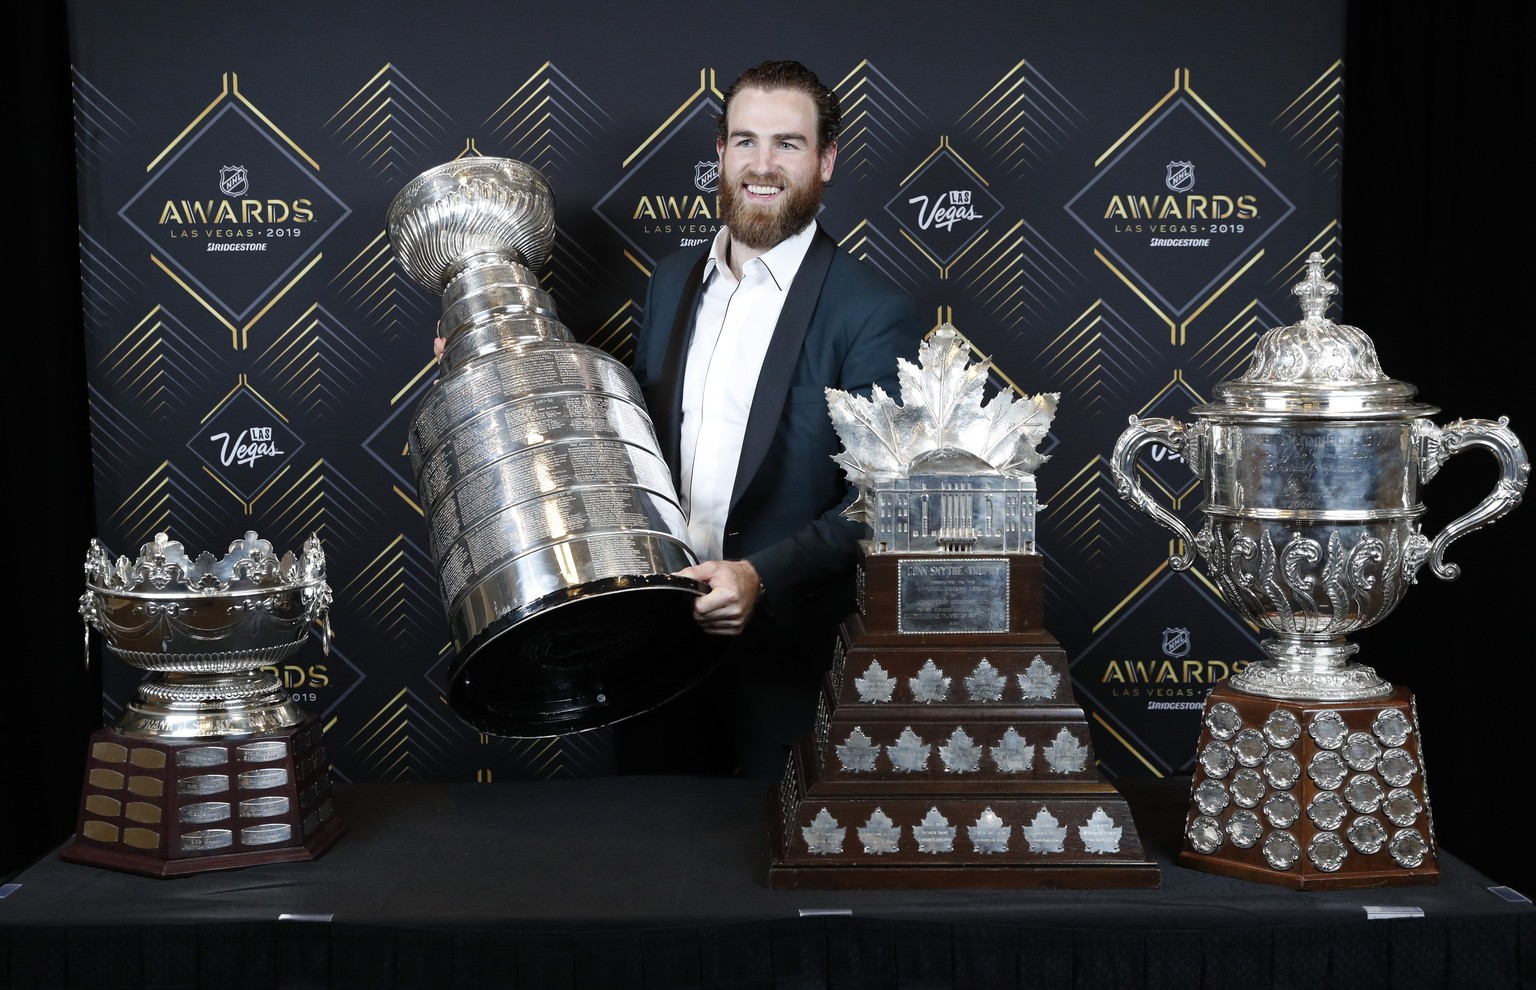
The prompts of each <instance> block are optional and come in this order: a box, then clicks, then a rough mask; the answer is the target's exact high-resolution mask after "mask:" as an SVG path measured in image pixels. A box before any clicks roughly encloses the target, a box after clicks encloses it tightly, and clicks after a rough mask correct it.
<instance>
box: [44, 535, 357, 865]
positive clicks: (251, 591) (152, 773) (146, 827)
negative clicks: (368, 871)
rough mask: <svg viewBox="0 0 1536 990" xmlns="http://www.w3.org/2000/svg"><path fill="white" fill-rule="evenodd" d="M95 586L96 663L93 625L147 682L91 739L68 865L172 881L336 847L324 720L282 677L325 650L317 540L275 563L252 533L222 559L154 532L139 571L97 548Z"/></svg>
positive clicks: (89, 567)
mask: <svg viewBox="0 0 1536 990" xmlns="http://www.w3.org/2000/svg"><path fill="white" fill-rule="evenodd" d="M85 577H86V591H85V594H84V595H82V596H81V598H80V615H81V617H82V618H83V619H84V620H85V624H86V625H85V637H86V659H87V661H89V659H90V637H91V630H93V629H94V630H96V631H97V632H98V633H100V634H101V635H102V637H103V638H104V639H105V641H106V646H107V649H109V650H110V651H112V653H114V654H116V655H117V656H118V657H119V658H121V659H122V660H123V661H124V662H125V663H127V664H128V665H130V666H132V667H135V668H138V669H140V670H144V671H148V672H149V676H148V677H147V678H146V679H145V680H144V681H143V682H141V683H140V685H139V688H138V696H137V697H136V698H135V699H134V700H133V701H131V702H129V704H128V706H127V709H126V710H125V711H124V713H123V715H122V717H121V718H120V719H119V720H118V722H117V724H116V725H115V726H113V727H110V728H104V729H101V730H99V731H97V732H96V733H94V734H93V735H92V736H91V741H90V749H89V751H88V753H87V760H86V779H85V785H84V788H83V791H84V793H83V797H82V800H81V808H80V818H79V827H78V829H77V830H76V834H75V838H74V840H73V841H72V842H70V843H69V844H68V845H67V846H65V848H64V850H63V851H62V852H61V853H60V854H59V855H60V857H61V858H62V859H65V860H68V861H71V862H76V863H85V864H89V865H92V866H102V867H106V868H108V869H113V870H121V871H124V872H127V873H139V874H143V875H145V876H156V877H168V876H179V875H183V874H189V873H197V872H204V871H208V870H227V869H233V868H236V867H243V866H256V865H259V864H263V863H284V862H292V861H297V860H312V859H315V858H316V857H318V856H320V855H321V854H322V853H324V852H325V851H326V850H327V849H329V848H330V847H331V845H332V844H334V843H335V841H336V840H337V839H338V838H339V837H340V836H341V834H342V833H343V832H344V831H345V826H344V825H343V824H342V821H341V819H339V818H337V817H336V815H335V811H334V809H333V807H332V804H331V776H330V760H329V759H328V758H327V756H326V752H325V744H324V742H323V739H322V732H321V728H320V723H319V721H318V720H317V719H316V718H315V717H314V716H313V715H309V714H307V713H305V712H304V711H302V710H301V709H300V708H299V707H298V706H297V705H295V704H294V702H293V699H292V698H290V697H289V696H288V694H287V692H286V691H285V690H284V689H283V685H282V682H281V681H280V680H279V679H278V676H277V674H276V673H275V672H274V668H275V667H276V665H277V664H280V663H282V662H283V661H284V660H286V659H287V658H288V657H290V656H292V655H294V654H295V653H297V652H298V651H299V650H300V649H302V648H303V646H304V645H305V643H307V642H308V641H309V635H310V631H311V630H312V629H314V628H315V627H316V626H317V625H318V626H319V629H320V634H321V645H322V646H323V648H324V649H325V650H326V652H329V651H330V614H329V613H330V606H331V589H330V586H329V585H328V584H327V583H326V580H325V554H324V553H323V552H322V550H321V549H320V541H319V539H318V538H316V537H314V536H311V537H310V538H309V539H307V540H305V541H304V547H303V549H302V550H301V552H300V553H298V554H294V553H292V552H289V553H284V554H281V555H279V554H277V553H274V552H273V550H272V544H270V543H268V542H267V541H266V540H263V539H261V538H259V537H258V536H257V535H256V534H255V533H254V532H248V533H246V534H245V537H244V538H243V539H240V540H236V541H234V542H233V543H231V544H230V545H229V552H228V553H227V554H226V555H225V556H223V557H215V556H213V554H211V553H206V552H205V553H201V554H197V555H195V556H193V555H189V554H188V553H187V552H186V550H185V549H184V548H183V547H182V545H181V544H180V543H177V542H176V541H174V540H172V539H170V538H169V537H168V536H167V535H166V534H165V533H157V534H156V535H155V538H154V541H153V542H151V543H146V544H145V545H144V546H143V547H142V548H141V549H140V551H139V556H138V557H137V558H136V559H134V560H129V559H128V558H127V557H117V558H114V557H113V556H112V554H111V552H110V551H108V550H107V548H106V547H104V546H103V545H102V544H101V543H100V542H99V541H97V540H92V541H91V545H90V548H89V550H88V551H87V553H86V558H85Z"/></svg>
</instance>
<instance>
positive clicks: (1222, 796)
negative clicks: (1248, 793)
mask: <svg viewBox="0 0 1536 990" xmlns="http://www.w3.org/2000/svg"><path fill="white" fill-rule="evenodd" d="M1231 801H1232V799H1231V797H1230V796H1229V795H1228V794H1227V789H1226V788H1225V787H1223V786H1222V785H1221V783H1220V782H1219V781H1215V780H1202V781H1201V782H1200V783H1199V784H1198V785H1197V786H1196V787H1195V806H1196V807H1197V808H1199V809H1200V811H1201V813H1202V814H1206V815H1215V814H1219V813H1221V811H1223V810H1224V809H1225V808H1226V806H1227V805H1228V804H1230V803H1231Z"/></svg>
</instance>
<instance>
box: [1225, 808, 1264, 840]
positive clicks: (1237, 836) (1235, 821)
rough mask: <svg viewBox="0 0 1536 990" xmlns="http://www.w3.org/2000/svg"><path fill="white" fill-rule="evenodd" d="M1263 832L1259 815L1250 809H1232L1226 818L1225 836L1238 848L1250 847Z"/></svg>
mask: <svg viewBox="0 0 1536 990" xmlns="http://www.w3.org/2000/svg"><path fill="white" fill-rule="evenodd" d="M1263 834H1264V826H1263V824H1262V823H1260V821H1259V816H1258V815H1255V814H1254V813H1253V812H1251V811H1234V812H1233V813H1232V817H1231V818H1229V819H1227V838H1229V839H1231V840H1232V844H1233V845H1234V846H1237V847H1238V848H1239V849H1252V848H1253V845H1254V843H1256V842H1258V841H1259V836H1261V835H1263Z"/></svg>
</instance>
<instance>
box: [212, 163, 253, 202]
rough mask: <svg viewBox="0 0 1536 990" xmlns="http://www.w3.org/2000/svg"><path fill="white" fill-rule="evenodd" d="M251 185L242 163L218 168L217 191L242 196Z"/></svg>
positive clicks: (227, 194)
mask: <svg viewBox="0 0 1536 990" xmlns="http://www.w3.org/2000/svg"><path fill="white" fill-rule="evenodd" d="M250 187H251V184H250V182H249V181H248V177H247V175H246V171H245V166H244V165H225V166H224V167H223V168H221V169H219V192H221V193H223V194H224V195H226V196H244V195H245V191H246V190H247V189H249V188H250Z"/></svg>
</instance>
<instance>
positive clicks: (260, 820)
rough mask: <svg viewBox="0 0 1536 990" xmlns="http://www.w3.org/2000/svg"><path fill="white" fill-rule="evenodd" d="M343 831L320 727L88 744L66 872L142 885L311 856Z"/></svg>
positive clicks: (102, 734) (99, 737) (309, 723)
mask: <svg viewBox="0 0 1536 990" xmlns="http://www.w3.org/2000/svg"><path fill="white" fill-rule="evenodd" d="M345 831H346V825H345V824H344V823H343V822H342V821H341V819H339V818H337V817H336V816H335V810H334V809H333V807H332V805H331V775H330V762H329V760H328V759H327V758H326V754H325V746H324V744H323V742H322V733H321V730H320V725H319V723H318V722H317V721H316V720H315V719H314V717H313V716H306V717H305V718H304V720H303V721H301V722H300V723H299V724H297V725H294V726H291V727H289V728H287V729H280V730H277V731H274V732H266V733H261V734H259V735H255V734H253V735H242V736H230V737H221V738H214V739H140V738H133V737H130V736H125V735H123V734H122V733H120V732H118V731H117V730H116V729H111V728H105V729H100V730H98V731H96V732H95V733H93V734H92V735H91V746H90V752H89V753H88V755H87V759H86V777H85V786H84V788H83V795H82V797H81V804H80V818H79V825H78V827H77V828H76V830H75V837H74V839H73V840H72V841H71V842H70V843H69V844H68V845H67V846H65V847H64V849H63V850H62V851H60V853H59V858H61V859H64V860H66V861H68V862H71V863H82V864H85V865H87V866H99V867H103V868H105V869H109V870H118V871H121V872H124V873H137V874H140V875H142V876H150V877H173V876H182V875H186V874H191V873H202V872H206V871H210V870H232V869H237V868H240V867H244V866H258V865H262V864H265V863H289V862H296V861H301V860H313V859H318V858H319V857H320V856H321V855H322V854H323V853H324V852H325V851H326V850H327V849H329V848H330V847H331V846H332V845H333V844H335V842H336V840H337V839H338V838H340V837H341V835H342V833H343V832H345Z"/></svg>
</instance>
